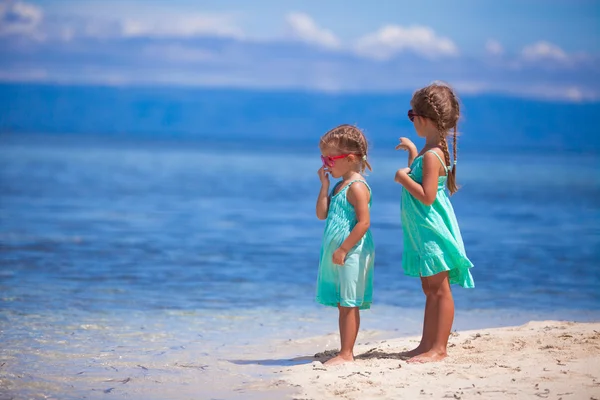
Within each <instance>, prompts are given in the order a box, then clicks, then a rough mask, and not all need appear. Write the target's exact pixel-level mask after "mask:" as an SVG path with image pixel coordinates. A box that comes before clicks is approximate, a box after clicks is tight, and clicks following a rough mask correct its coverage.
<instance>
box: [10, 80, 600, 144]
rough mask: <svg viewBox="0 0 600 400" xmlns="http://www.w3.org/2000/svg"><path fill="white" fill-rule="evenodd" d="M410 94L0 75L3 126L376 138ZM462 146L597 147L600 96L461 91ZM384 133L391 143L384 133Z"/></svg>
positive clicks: (406, 130)
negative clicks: (75, 82)
mask: <svg viewBox="0 0 600 400" xmlns="http://www.w3.org/2000/svg"><path fill="white" fill-rule="evenodd" d="M410 97H411V94H410V93H397V94H327V93H315V92H300V91H297V92H293V91H250V90H238V89H202V88H179V87H99V86H60V85H41V84H0V133H15V134H24V133H44V134H80V135H118V136H125V137H136V138H139V137H144V136H148V137H158V138H161V139H162V138H165V139H167V138H175V137H186V138H190V139H192V138H198V139H210V140H220V139H235V140H244V141H252V140H256V141H264V140H269V139H273V140H279V141H282V142H309V141H314V140H315V138H316V137H318V136H319V135H321V134H322V133H323V132H325V131H326V130H328V129H330V128H331V127H333V126H335V125H336V124H340V123H356V124H358V125H359V126H360V127H362V128H364V129H365V130H366V132H367V134H368V136H369V139H370V140H371V141H372V142H374V143H375V144H376V145H377V146H387V145H390V144H393V143H395V142H396V141H397V138H398V136H400V135H413V132H412V126H411V124H410V122H409V121H408V119H407V118H406V111H407V109H408V108H409V101H410ZM462 103H463V111H464V112H463V117H464V118H463V120H462V122H461V125H460V130H461V131H462V132H463V135H462V137H461V146H463V147H471V148H473V147H481V146H498V147H503V148H515V147H518V146H522V147H528V148H531V147H540V148H554V149H572V150H578V149H590V150H597V149H600V134H599V132H598V123H597V120H596V116H598V115H600V103H593V104H572V103H557V102H542V101H533V100H525V99H518V98H508V97H500V96H490V95H485V96H463V97H462ZM388 142H389V143H388Z"/></svg>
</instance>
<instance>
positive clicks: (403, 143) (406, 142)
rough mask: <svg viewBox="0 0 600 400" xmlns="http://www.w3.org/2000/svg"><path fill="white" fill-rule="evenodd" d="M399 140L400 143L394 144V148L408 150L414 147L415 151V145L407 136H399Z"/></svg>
mask: <svg viewBox="0 0 600 400" xmlns="http://www.w3.org/2000/svg"><path fill="white" fill-rule="evenodd" d="M399 140H400V143H398V145H397V146H396V150H404V151H410V150H413V149H414V150H415V151H417V146H415V144H414V143H413V142H412V140H410V139H409V138H405V137H401V138H400V139H399Z"/></svg>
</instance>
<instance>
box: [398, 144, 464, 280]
mask: <svg viewBox="0 0 600 400" xmlns="http://www.w3.org/2000/svg"><path fill="white" fill-rule="evenodd" d="M428 152H432V153H433V154H435V155H436V157H437V158H438V159H439V160H440V162H441V163H442V165H443V166H444V168H445V169H446V174H447V173H448V170H449V168H448V167H447V166H446V164H445V163H444V161H443V160H442V158H441V157H440V156H439V155H438V154H437V153H436V152H435V151H433V150H429V151H428ZM410 168H411V172H410V174H409V176H410V177H411V178H412V179H413V180H415V181H416V182H418V183H422V182H423V155H420V156H418V157H417V158H415V159H414V161H413V163H412V165H411V166H410ZM446 179H447V176H440V177H439V179H438V189H437V195H436V196H435V201H434V202H433V204H432V205H431V206H427V205H425V204H423V203H422V202H420V201H419V200H417V199H416V198H415V197H414V196H413V195H412V194H410V193H409V192H408V190H406V188H402V230H403V231H404V252H403V253H402V268H403V269H404V273H405V274H406V275H409V276H416V277H420V276H432V275H435V274H439V273H440V272H444V271H449V272H448V276H449V278H450V283H452V284H459V285H461V286H462V287H465V288H472V287H475V282H474V281H473V277H472V276H471V272H470V271H469V268H471V267H473V264H472V263H471V261H469V259H468V258H467V255H466V253H465V246H464V244H463V240H462V237H461V235H460V230H459V229H458V223H457V221H456V216H455V215H454V209H453V208H452V204H451V203H450V199H449V198H448V195H447V194H446V191H445V184H446Z"/></svg>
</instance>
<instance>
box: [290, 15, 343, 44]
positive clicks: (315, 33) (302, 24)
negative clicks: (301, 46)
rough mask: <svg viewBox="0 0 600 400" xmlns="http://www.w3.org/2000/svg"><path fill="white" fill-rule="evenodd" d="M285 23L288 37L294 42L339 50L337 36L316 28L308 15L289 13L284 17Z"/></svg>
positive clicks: (318, 27)
mask: <svg viewBox="0 0 600 400" xmlns="http://www.w3.org/2000/svg"><path fill="white" fill-rule="evenodd" d="M286 22H287V24H288V29H289V32H290V35H291V36H292V37H293V38H294V39H296V40H299V41H301V42H305V43H309V44H315V45H318V46H322V47H326V48H331V49H336V48H339V47H340V45H341V43H340V40H339V39H338V38H337V36H335V35H334V34H333V33H332V32H331V31H329V30H327V29H324V28H321V27H320V26H318V25H317V24H316V22H315V21H314V20H313V19H312V18H311V17H310V15H307V14H304V13H297V12H295V13H290V14H288V15H287V17H286Z"/></svg>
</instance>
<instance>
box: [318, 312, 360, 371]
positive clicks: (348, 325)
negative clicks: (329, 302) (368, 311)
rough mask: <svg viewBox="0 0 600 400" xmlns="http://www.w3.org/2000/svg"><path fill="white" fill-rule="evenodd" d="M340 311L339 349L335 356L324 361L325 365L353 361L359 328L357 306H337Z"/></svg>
mask: <svg viewBox="0 0 600 400" xmlns="http://www.w3.org/2000/svg"><path fill="white" fill-rule="evenodd" d="M338 309H339V311H340V340H341V345H342V346H341V349H340V352H339V354H338V355H337V356H336V357H333V358H332V359H330V360H328V361H326V362H325V365H338V364H343V363H345V362H349V361H354V343H355V342H356V337H357V335H358V329H359V328H360V313H359V311H358V307H338Z"/></svg>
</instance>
